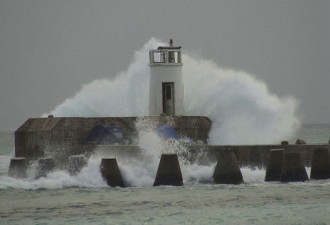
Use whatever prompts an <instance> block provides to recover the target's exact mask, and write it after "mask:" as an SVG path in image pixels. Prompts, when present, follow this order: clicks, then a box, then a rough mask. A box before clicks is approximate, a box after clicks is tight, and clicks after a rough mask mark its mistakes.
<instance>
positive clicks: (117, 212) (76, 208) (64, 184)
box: [0, 124, 330, 225]
mask: <svg viewBox="0 0 330 225" xmlns="http://www.w3.org/2000/svg"><path fill="white" fill-rule="evenodd" d="M297 138H300V139H304V140H305V141H306V142H307V143H327V142H328V141H329V139H330V124H318V125H317V124H316V125H304V126H302V128H301V129H300V130H299V131H298V132H297V133H296V134H294V135H293V136H292V137H291V138H290V139H289V142H291V143H293V142H294V141H295V140H296V139H297ZM265 144H269V143H265ZM13 149H14V133H13V132H1V133H0V224H171V225H172V224H313V225H314V224H319V225H321V224H324V225H325V224H330V180H329V179H328V180H323V181H314V180H311V181H309V182H304V183H301V182H297V183H279V182H269V183H266V182H264V181H263V179H264V176H265V170H264V169H260V170H259V169H250V168H241V170H242V173H243V178H244V181H245V183H244V184H241V185H214V184H212V179H211V177H212V172H213V169H214V165H209V166H205V165H204V166H200V165H185V166H183V168H182V173H183V177H184V186H183V187H171V186H160V187H152V182H153V178H154V175H155V170H154V168H153V169H150V168H149V169H145V168H144V167H143V166H140V167H138V168H135V167H134V165H132V164H130V163H126V164H125V163H124V162H122V165H120V169H121V171H122V175H123V178H124V179H125V180H126V182H127V184H128V185H129V187H127V188H111V187H108V186H107V185H106V183H105V182H104V181H103V180H102V178H101V175H100V173H99V170H98V168H99V163H100V159H99V158H98V157H96V156H95V157H92V158H91V159H90V160H89V162H88V166H87V167H85V168H84V169H83V170H82V171H81V172H80V173H79V174H78V175H76V176H70V175H69V174H68V173H67V172H66V171H54V172H52V173H50V174H48V176H47V177H46V178H41V179H39V180H35V179H33V170H32V171H29V174H30V176H29V177H28V178H26V179H14V178H11V177H8V176H7V171H8V166H9V161H10V158H11V157H12V156H13ZM123 163H124V164H123ZM119 164H121V163H120V162H119ZM306 170H307V172H308V173H310V168H306Z"/></svg>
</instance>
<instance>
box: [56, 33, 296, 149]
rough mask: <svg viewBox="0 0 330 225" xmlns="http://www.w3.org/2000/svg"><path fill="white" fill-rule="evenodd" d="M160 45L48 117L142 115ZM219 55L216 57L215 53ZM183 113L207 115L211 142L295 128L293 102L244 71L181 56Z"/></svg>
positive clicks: (283, 133)
mask: <svg viewBox="0 0 330 225" xmlns="http://www.w3.org/2000/svg"><path fill="white" fill-rule="evenodd" d="M159 45H164V43H162V42H160V41H159V40H157V39H155V38H152V39H150V40H149V41H148V42H147V43H146V44H145V45H144V46H143V48H142V49H141V50H139V51H137V52H136V53H135V56H134V60H133V62H132V63H131V64H130V65H129V67H128V69H127V71H125V72H122V73H120V74H118V75H117V76H116V77H115V78H113V79H101V80H95V81H93V82H91V83H90V84H87V85H85V86H84V87H83V88H82V89H81V90H80V91H79V92H78V93H77V94H76V95H75V96H74V97H72V98H68V99H66V100H65V101H64V102H63V103H62V104H60V105H59V106H57V107H56V108H55V109H54V110H53V111H52V112H50V114H53V115H54V116H59V117H60V116H84V117H89V116H90V117H96V116H116V117H124V116H145V115H148V104H149V68H148V62H149V60H148V52H149V50H150V49H155V48H157V47H158V46H159ZM219 54H220V53H219ZM182 60H183V63H184V66H183V79H184V80H183V81H184V91H185V93H184V110H185V115H188V116H197V115H198V116H208V117H209V118H210V119H211V120H212V122H213V125H212V130H211V132H210V133H209V143H210V144H266V143H279V141H281V140H283V139H288V138H289V137H290V135H291V134H293V133H294V132H295V131H296V130H297V128H298V127H299V125H300V122H299V119H298V118H297V116H296V108H297V101H296V100H295V99H294V98H292V97H286V98H279V97H278V96H276V95H275V94H271V93H270V92H269V90H268V88H267V86H266V84H265V83H263V82H262V81H260V80H258V79H256V78H255V77H253V76H252V75H250V74H247V73H245V72H243V71H237V70H232V69H222V68H220V67H219V66H218V65H216V64H215V63H214V62H212V61H210V60H205V59H201V58H196V57H193V56H191V55H187V54H183V56H182Z"/></svg>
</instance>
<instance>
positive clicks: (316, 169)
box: [311, 148, 330, 179]
mask: <svg viewBox="0 0 330 225" xmlns="http://www.w3.org/2000/svg"><path fill="white" fill-rule="evenodd" d="M329 178H330V154H329V150H328V149H327V148H318V149H314V150H313V157H312V169H311V179H329Z"/></svg>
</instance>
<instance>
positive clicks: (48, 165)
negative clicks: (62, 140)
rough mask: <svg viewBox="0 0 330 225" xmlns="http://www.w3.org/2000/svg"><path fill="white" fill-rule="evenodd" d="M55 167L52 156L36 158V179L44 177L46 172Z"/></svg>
mask: <svg viewBox="0 0 330 225" xmlns="http://www.w3.org/2000/svg"><path fill="white" fill-rule="evenodd" d="M54 168H55V161H54V159H53V158H41V159H39V160H38V167H37V174H36V179H39V178H40V177H46V176H47V174H48V173H49V172H51V171H53V170H54Z"/></svg>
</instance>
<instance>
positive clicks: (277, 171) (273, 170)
mask: <svg viewBox="0 0 330 225" xmlns="http://www.w3.org/2000/svg"><path fill="white" fill-rule="evenodd" d="M283 153H284V149H272V150H270V156H269V162H268V164H267V170H266V176H265V181H279V180H280V177H281V171H282V161H283Z"/></svg>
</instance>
